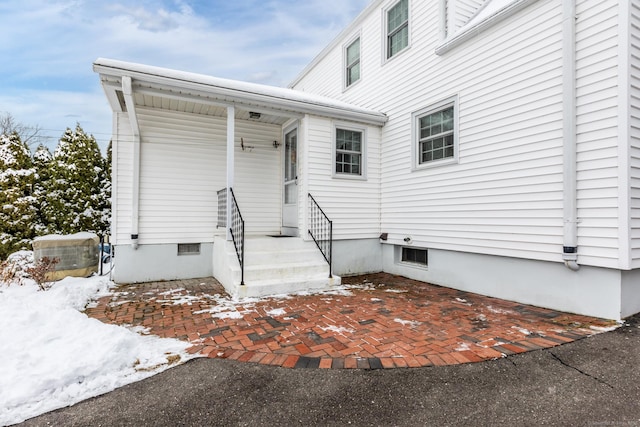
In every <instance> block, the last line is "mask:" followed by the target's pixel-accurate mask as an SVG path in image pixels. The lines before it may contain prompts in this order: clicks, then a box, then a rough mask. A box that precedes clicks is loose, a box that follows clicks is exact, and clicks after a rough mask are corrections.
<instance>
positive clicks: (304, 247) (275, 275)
mask: <svg viewBox="0 0 640 427" xmlns="http://www.w3.org/2000/svg"><path fill="white" fill-rule="evenodd" d="M221 248H224V249H223V250H221ZM213 253H214V265H213V275H214V277H215V278H216V279H217V280H218V281H219V282H220V283H221V284H222V285H223V286H224V288H225V290H226V291H227V292H228V293H229V294H230V295H231V296H232V297H235V298H245V297H262V296H269V295H278V294H291V293H298V292H304V291H320V290H328V289H330V288H331V287H333V286H337V285H340V283H341V278H340V277H338V276H336V275H333V277H332V278H329V265H328V264H327V262H326V261H325V259H324V257H323V256H322V254H321V253H320V251H319V250H318V248H317V247H316V245H315V243H314V242H312V241H304V240H302V239H301V238H299V237H269V236H266V237H249V238H247V239H246V241H245V255H244V260H245V269H244V285H240V282H241V271H240V263H239V262H238V258H237V255H236V252H235V248H234V246H233V242H228V241H226V240H224V239H221V238H220V239H216V241H215V243H214V251H213Z"/></svg>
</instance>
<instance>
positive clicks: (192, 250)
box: [178, 243, 200, 256]
mask: <svg viewBox="0 0 640 427" xmlns="http://www.w3.org/2000/svg"><path fill="white" fill-rule="evenodd" d="M178 255H179V256H180V255H200V243H178Z"/></svg>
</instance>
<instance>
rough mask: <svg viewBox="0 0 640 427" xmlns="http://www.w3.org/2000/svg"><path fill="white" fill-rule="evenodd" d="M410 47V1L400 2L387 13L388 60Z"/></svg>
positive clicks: (402, 0) (401, 0) (403, 0)
mask: <svg viewBox="0 0 640 427" xmlns="http://www.w3.org/2000/svg"><path fill="white" fill-rule="evenodd" d="M408 45H409V0H400V1H399V2H398V3H396V4H395V6H393V7H392V8H391V9H389V10H388V11H387V59H389V58H391V57H393V56H394V55H395V54H397V53H398V52H400V51H402V50H403V49H404V48H406V47H407V46H408Z"/></svg>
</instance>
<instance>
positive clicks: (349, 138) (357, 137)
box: [335, 127, 364, 176]
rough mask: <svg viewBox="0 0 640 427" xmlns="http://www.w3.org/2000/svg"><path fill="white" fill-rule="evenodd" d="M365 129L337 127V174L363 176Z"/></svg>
mask: <svg viewBox="0 0 640 427" xmlns="http://www.w3.org/2000/svg"><path fill="white" fill-rule="evenodd" d="M363 139H364V131H362V130H354V129H345V128H341V127H336V145H335V158H336V163H335V173H336V175H350V176H363V164H362V158H363V148H364V141H363Z"/></svg>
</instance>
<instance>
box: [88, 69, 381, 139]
mask: <svg viewBox="0 0 640 427" xmlns="http://www.w3.org/2000/svg"><path fill="white" fill-rule="evenodd" d="M93 69H94V71H95V72H97V73H100V74H103V75H108V76H114V77H122V76H130V77H131V78H132V79H133V80H134V81H137V82H145V83H151V84H156V85H159V86H160V87H161V88H164V89H166V90H170V91H175V92H176V93H178V94H180V93H181V92H184V91H188V92H189V93H195V94H198V95H201V96H203V97H209V98H213V99H216V100H218V101H221V102H223V103H226V104H236V105H243V106H247V107H249V108H250V107H253V106H258V107H263V108H267V109H271V110H280V111H285V112H291V113H294V114H314V115H320V116H328V117H332V118H341V119H343V120H352V121H356V122H362V123H367V124H373V125H377V126H382V125H384V124H385V123H386V122H387V116H386V115H385V114H383V113H380V112H378V111H374V110H369V109H365V108H361V107H358V106H355V105H352V104H348V103H345V102H340V101H337V100H334V99H331V98H327V97H323V96H319V95H314V94H308V93H305V92H301V91H298V90H293V89H286V88H280V87H275V86H267V85H260V84H255V83H247V82H240V81H235V80H228V79H220V78H216V77H211V76H205V75H201V74H195V73H188V72H181V71H177V70H171V69H166V68H160V67H153V66H147V65H141V64H135V63H128V62H123V61H116V60H110V59H103V58H99V59H97V60H96V62H95V63H94V65H93Z"/></svg>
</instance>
